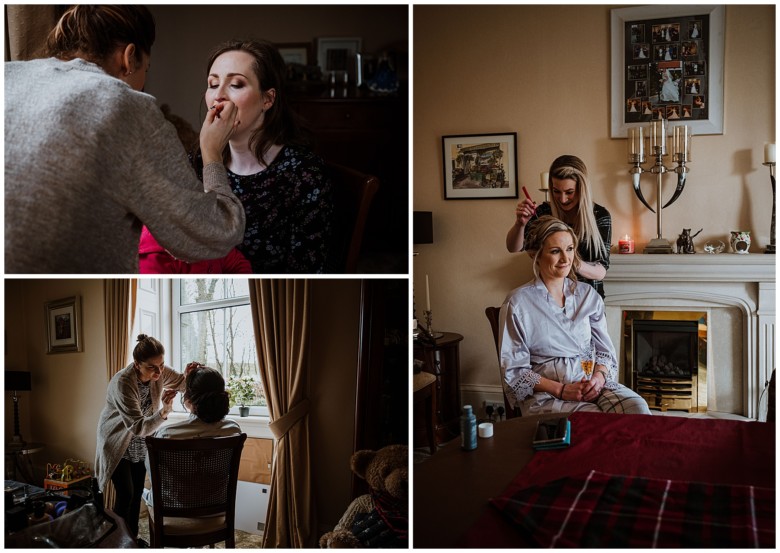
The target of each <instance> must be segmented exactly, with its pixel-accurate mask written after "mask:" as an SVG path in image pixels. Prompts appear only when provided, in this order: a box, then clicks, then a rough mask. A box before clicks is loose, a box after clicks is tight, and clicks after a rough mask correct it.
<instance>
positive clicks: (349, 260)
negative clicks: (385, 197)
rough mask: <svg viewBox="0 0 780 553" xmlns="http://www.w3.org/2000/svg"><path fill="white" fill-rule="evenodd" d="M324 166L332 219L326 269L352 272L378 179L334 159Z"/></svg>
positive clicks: (354, 270) (361, 243)
mask: <svg viewBox="0 0 780 553" xmlns="http://www.w3.org/2000/svg"><path fill="white" fill-rule="evenodd" d="M326 168H327V171H328V174H329V176H330V178H331V183H332V186H333V223H334V228H333V238H332V246H331V248H330V251H329V252H328V261H327V272H328V273H355V272H357V262H358V258H359V257H360V249H361V246H362V245H363V232H364V230H365V227H366V222H367V221H368V212H369V210H370V208H371V202H372V201H373V199H374V196H375V195H376V193H377V190H379V179H378V178H376V177H375V176H373V175H368V174H366V173H361V172H360V171H357V170H355V169H352V168H349V167H345V166H343V165H339V164H337V163H332V162H328V163H326Z"/></svg>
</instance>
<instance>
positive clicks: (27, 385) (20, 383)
mask: <svg viewBox="0 0 780 553" xmlns="http://www.w3.org/2000/svg"><path fill="white" fill-rule="evenodd" d="M30 390H32V378H31V377H30V373H29V372H28V371H5V391H6V392H9V391H10V392H13V395H12V396H11V397H12V398H13V400H14V437H13V440H12V441H11V443H10V445H11V446H22V445H24V443H25V442H24V440H23V439H22V433H21V432H20V431H19V396H18V395H17V392H29V391H30Z"/></svg>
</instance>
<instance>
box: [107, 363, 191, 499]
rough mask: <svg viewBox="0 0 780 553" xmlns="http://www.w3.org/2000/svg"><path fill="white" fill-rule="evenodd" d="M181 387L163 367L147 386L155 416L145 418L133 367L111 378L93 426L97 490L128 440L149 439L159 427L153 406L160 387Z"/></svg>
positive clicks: (177, 376)
mask: <svg viewBox="0 0 780 553" xmlns="http://www.w3.org/2000/svg"><path fill="white" fill-rule="evenodd" d="M184 385H185V380H184V375H183V374H181V373H178V372H176V371H174V370H173V369H171V368H170V367H165V368H164V369H163V372H162V375H160V378H159V380H157V381H156V382H151V383H150V386H149V394H150V395H151V398H152V407H153V409H155V413H154V415H152V416H150V417H145V416H144V414H143V413H142V412H141V394H140V392H139V391H138V376H137V374H136V371H135V369H134V368H133V364H132V363H130V364H129V365H128V366H127V367H125V368H124V369H122V370H121V371H119V372H118V373H116V374H115V375H114V376H113V377H112V378H111V381H110V382H109V383H108V390H106V406H105V407H104V408H103V411H102V412H101V413H100V418H99V419H98V427H97V452H96V454H95V477H96V478H97V479H98V485H99V486H100V489H101V490H105V488H106V484H107V483H108V481H109V480H110V479H111V475H112V474H113V473H114V470H115V469H116V467H117V465H118V464H119V460H120V459H122V455H123V454H124V452H125V450H126V449H127V446H129V445H130V440H131V439H132V437H133V436H142V437H146V436H149V435H150V434H152V433H154V431H155V430H157V429H158V428H160V426H161V425H162V423H163V421H164V420H165V419H163V418H162V410H157V407H158V406H159V405H160V398H161V397H162V391H163V388H170V389H172V390H179V391H184Z"/></svg>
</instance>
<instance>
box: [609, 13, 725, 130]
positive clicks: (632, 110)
mask: <svg viewBox="0 0 780 553" xmlns="http://www.w3.org/2000/svg"><path fill="white" fill-rule="evenodd" d="M611 33H612V105H611V110H612V112H611V137H612V138H625V137H626V136H627V134H628V128H629V127H632V126H639V125H646V124H647V123H648V121H651V120H653V119H657V118H659V117H664V118H670V119H671V120H672V121H674V120H679V121H680V122H684V123H685V124H686V125H689V126H690V127H691V130H692V131H693V133H694V134H699V135H702V134H723V82H724V75H723V59H724V42H725V33H726V29H725V6H722V5H719V6H715V5H687V6H673V5H664V6H660V5H658V6H639V7H635V8H619V9H614V10H611Z"/></svg>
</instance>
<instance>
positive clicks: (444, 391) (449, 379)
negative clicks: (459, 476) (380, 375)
mask: <svg viewBox="0 0 780 553" xmlns="http://www.w3.org/2000/svg"><path fill="white" fill-rule="evenodd" d="M461 340H463V336H462V335H461V334H457V333H455V332H444V333H443V334H442V336H440V337H439V338H437V339H436V340H435V343H433V344H431V343H423V342H419V341H416V342H415V343H414V358H415V359H419V360H421V361H422V362H423V370H424V371H427V372H429V373H432V374H433V375H434V376H435V377H436V384H435V389H434V405H435V406H436V419H435V421H434V422H435V424H434V427H435V430H436V442H437V443H438V444H443V443H446V442H448V441H450V440H452V439H454V438H457V437H458V436H459V435H460V411H461V407H462V406H461V398H460V342H461Z"/></svg>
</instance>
